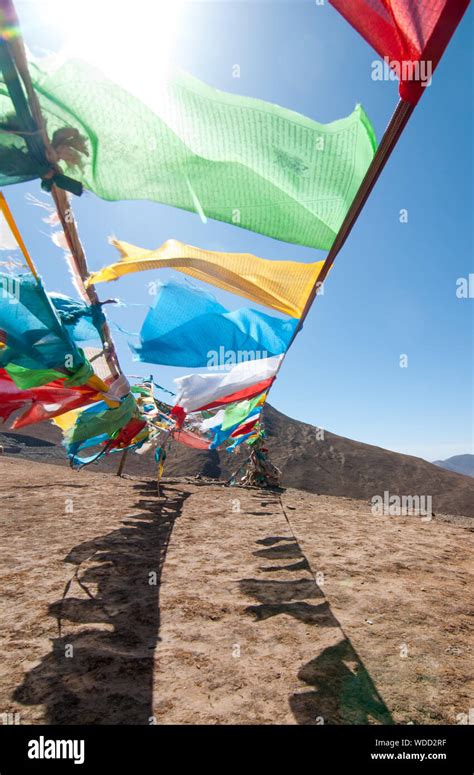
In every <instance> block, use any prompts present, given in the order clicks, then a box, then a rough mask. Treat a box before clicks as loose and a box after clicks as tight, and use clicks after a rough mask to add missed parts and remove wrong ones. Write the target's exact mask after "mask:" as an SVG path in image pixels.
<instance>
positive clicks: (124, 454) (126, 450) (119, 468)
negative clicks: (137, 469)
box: [117, 449, 128, 476]
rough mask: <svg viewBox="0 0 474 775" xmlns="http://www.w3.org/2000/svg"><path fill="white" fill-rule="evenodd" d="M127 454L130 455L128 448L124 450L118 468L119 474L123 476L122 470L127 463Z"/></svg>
mask: <svg viewBox="0 0 474 775" xmlns="http://www.w3.org/2000/svg"><path fill="white" fill-rule="evenodd" d="M127 455H128V449H124V451H123V452H122V457H121V458H120V463H119V467H118V469H117V476H122V471H123V467H124V465H125V461H126V459H127Z"/></svg>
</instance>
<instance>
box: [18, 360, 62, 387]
mask: <svg viewBox="0 0 474 775" xmlns="http://www.w3.org/2000/svg"><path fill="white" fill-rule="evenodd" d="M4 368H5V371H6V372H8V375H9V376H10V377H11V378H12V380H13V382H14V383H15V385H16V386H17V387H19V388H20V390H29V388H33V387H39V386H40V385H47V384H48V383H49V382H54V381H55V380H56V379H64V376H65V375H64V373H62V372H60V371H56V370H55V369H27V368H25V367H24V366H18V365H17V364H16V363H8V364H7V365H6V366H5V367H4Z"/></svg>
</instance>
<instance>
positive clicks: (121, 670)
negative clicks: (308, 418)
mask: <svg viewBox="0 0 474 775" xmlns="http://www.w3.org/2000/svg"><path fill="white" fill-rule="evenodd" d="M165 492H166V496H167V498H166V499H164V498H162V499H160V498H158V497H157V495H156V490H155V489H154V484H153V483H152V482H151V481H145V480H140V479H139V478H126V479H118V478H117V477H114V476H110V475H107V474H100V473H92V472H90V471H85V472H80V473H76V472H72V471H70V470H68V469H65V468H60V467H58V466H54V465H49V464H42V463H33V462H31V463H30V462H25V461H20V460H15V459H12V458H8V457H4V458H3V459H1V460H0V497H1V512H0V585H1V589H2V595H1V600H0V624H1V629H0V648H1V654H2V659H1V661H0V714H6V713H10V714H19V715H18V716H14V715H13V716H11V717H10V718H15V719H16V720H18V721H20V722H21V723H22V724H38V723H50V724H127V723H129V724H130V723H131V724H150V723H156V724H169V723H178V724H197V723H204V724H252V723H257V724H322V723H325V724H343V723H345V724H374V723H398V724H399V723H409V722H413V723H415V724H422V723H429V724H440V723H448V724H456V723H462V721H463V720H465V718H466V717H467V715H468V714H469V709H470V708H472V707H473V705H474V702H473V694H472V683H471V684H470V683H469V682H470V680H472V679H471V676H470V675H469V670H470V668H471V666H472V664H473V659H472V628H471V624H472V613H473V610H472V592H470V590H472V560H471V558H472V549H473V546H472V545H473V528H472V527H471V524H472V522H471V520H469V519H465V520H463V519H462V518H461V519H455V520H451V521H449V520H444V519H439V518H436V519H434V520H432V521H431V522H423V521H422V520H421V519H419V518H416V517H375V516H373V515H372V514H371V512H370V508H369V506H368V504H366V503H365V502H363V501H357V500H352V499H347V498H338V497H333V496H317V495H314V494H309V493H303V492H300V491H297V490H286V491H285V492H284V493H282V494H281V495H279V494H278V493H274V492H270V493H267V492H264V491H258V490H241V489H235V488H227V487H223V486H220V485H217V484H203V483H198V482H196V481H192V480H189V481H187V480H179V481H177V480H174V481H170V482H167V483H166V484H165ZM470 575H471V579H470V578H469V577H470Z"/></svg>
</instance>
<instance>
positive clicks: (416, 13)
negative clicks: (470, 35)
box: [329, 0, 469, 105]
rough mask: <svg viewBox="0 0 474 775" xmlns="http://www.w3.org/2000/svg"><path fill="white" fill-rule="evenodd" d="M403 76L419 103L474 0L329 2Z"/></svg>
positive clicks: (410, 97)
mask: <svg viewBox="0 0 474 775" xmlns="http://www.w3.org/2000/svg"><path fill="white" fill-rule="evenodd" d="M329 2H330V3H331V5H333V6H334V8H336V10H338V11H339V13H341V14H342V16H344V18H345V19H347V21H348V22H349V24H351V25H352V26H353V27H354V28H355V29H356V30H357V31H358V32H359V33H360V34H361V35H362V37H363V38H365V40H366V41H367V43H369V44H370V45H371V46H372V47H373V48H374V49H375V50H376V51H377V53H378V54H379V55H380V56H381V57H382V58H383V59H384V60H385V61H386V62H387V64H388V65H390V66H391V67H392V69H394V70H395V72H396V73H397V75H398V76H399V79H400V89H399V91H400V97H401V98H402V99H403V100H405V101H406V102H409V103H411V104H412V105H416V104H417V102H418V100H419V99H420V97H421V95H422V94H423V90H424V88H425V87H426V86H427V85H428V84H429V82H430V81H431V75H432V74H433V72H434V70H435V68H436V66H437V64H438V62H439V60H440V59H441V57H442V55H443V53H444V50H445V48H446V46H447V45H448V43H449V41H450V39H451V36H452V35H453V33H454V30H455V29H456V27H457V26H458V24H459V22H460V21H461V18H462V15H463V13H464V11H465V10H466V8H467V6H468V5H469V0H329Z"/></svg>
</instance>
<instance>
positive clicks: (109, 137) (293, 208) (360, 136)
mask: <svg viewBox="0 0 474 775" xmlns="http://www.w3.org/2000/svg"><path fill="white" fill-rule="evenodd" d="M124 56H126V53H124ZM31 76H32V80H33V84H34V87H35V89H36V92H37V94H38V97H39V101H40V104H41V108H42V111H43V114H44V116H45V119H46V123H47V128H48V133H49V135H50V137H53V138H54V133H55V132H56V131H57V130H61V129H63V128H65V127H67V128H70V129H72V130H76V132H79V134H80V135H81V136H82V137H84V138H85V139H86V147H87V151H88V154H89V155H88V157H87V156H83V159H82V167H81V168H80V167H74V168H73V167H69V168H68V167H64V171H65V172H67V173H68V174H69V175H71V176H73V177H74V178H76V179H77V180H79V181H80V182H82V183H83V185H84V186H85V187H86V188H87V189H89V190H91V191H93V192H94V193H95V194H97V196H99V197H101V198H102V199H107V200H119V199H151V200H154V201H157V202H162V203H163V204H167V205H172V206H173V207H179V208H182V209H184V210H190V211H192V212H198V213H199V214H200V216H201V218H205V217H208V218H214V219H217V220H219V221H224V222H226V223H231V224H234V225H236V226H240V227H242V228H245V229H250V230H251V231H254V232H258V233H260V234H265V235H267V236H269V237H274V238H276V239H279V240H283V241H285V242H292V243H295V244H299V245H307V246H309V247H313V248H321V249H324V250H328V249H329V248H330V247H331V245H332V243H333V241H334V238H335V236H336V233H337V232H338V230H339V228H340V226H341V224H342V221H343V220H344V216H345V215H346V213H347V211H348V209H349V207H350V204H351V202H352V200H353V199H354V196H355V194H356V192H357V189H358V188H359V185H360V183H361V181H362V179H363V177H364V175H365V173H366V170H367V168H368V166H369V164H370V162H371V160H372V158H373V155H374V152H375V148H376V140H375V134H374V130H373V128H372V125H371V123H370V121H369V119H368V118H367V116H366V114H365V113H364V110H363V109H362V107H361V106H357V107H356V108H355V110H354V111H353V113H351V114H350V115H349V116H347V118H343V119H340V120H337V121H333V122H332V123H329V124H320V123H317V122H316V121H313V120H312V119H310V118H307V117H305V116H303V115H300V114H299V113H296V112H294V111H291V110H287V109H286V108H282V107H280V106H278V105H274V104H271V103H269V102H264V101H263V100H258V99H254V98H250V97H243V96H240V95H237V94H229V93H226V92H223V91H219V90H217V89H214V88H212V87H210V86H207V85H206V84H204V83H202V82H201V81H199V80H197V79H196V78H194V77H192V76H191V75H189V74H186V73H184V72H182V71H177V70H172V71H169V72H168V73H167V75H166V76H165V75H163V76H162V77H160V76H157V80H156V83H155V84H154V86H153V88H150V89H149V90H148V92H147V94H146V95H145V96H144V97H143V98H142V99H138V98H137V97H135V96H134V95H132V94H131V93H130V92H127V91H125V90H124V89H123V88H122V87H121V86H119V85H118V84H116V83H114V82H113V81H111V80H110V79H108V78H106V77H105V76H104V75H103V74H102V73H101V72H100V71H98V70H96V69H95V68H93V67H92V66H90V65H88V64H86V63H85V62H82V61H79V60H69V61H66V62H64V63H63V64H62V65H60V66H59V67H56V69H51V70H50V72H48V71H47V70H46V69H41V67H39V66H38V65H35V64H32V65H31ZM11 110H12V105H11V101H10V98H9V97H8V94H7V91H6V87H5V85H4V83H2V82H1V81H0V117H3V118H5V116H7V115H8V114H9V113H11ZM71 137H72V135H71ZM71 137H70V138H69V142H71V144H72V146H73V150H74V149H75V150H74V153H73V155H74V154H75V156H76V157H77V156H78V154H77V148H78V145H77V144H75V143H76V141H75V140H74V139H71ZM76 137H77V135H76ZM22 142H23V141H22V140H21V138H19V137H18V135H17V134H10V133H8V132H6V133H0V185H1V184H3V185H5V184H7V183H9V182H10V183H11V182H16V181H17V180H18V174H17V172H18V169H19V167H18V164H17V162H15V163H13V162H12V160H10V161H9V153H10V152H11V153H12V154H13V155H14V156H15V158H16V157H17V156H18V152H19V150H20V151H21V150H22V148H21V147H20V146H21V143H22ZM65 144H66V145H67V141H66V140H65ZM23 150H24V149H23ZM24 172H25V180H26V179H27V178H28V176H29V177H31V174H34V172H33V173H32V172H31V170H30V169H29V168H28V166H27V165H26V168H25V170H24ZM37 174H40V173H39V172H38V173H37Z"/></svg>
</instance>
